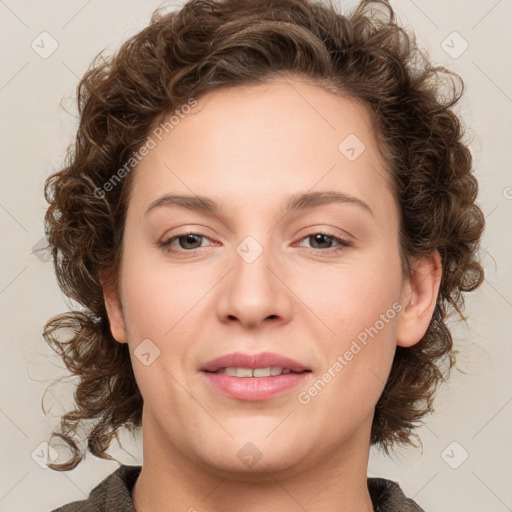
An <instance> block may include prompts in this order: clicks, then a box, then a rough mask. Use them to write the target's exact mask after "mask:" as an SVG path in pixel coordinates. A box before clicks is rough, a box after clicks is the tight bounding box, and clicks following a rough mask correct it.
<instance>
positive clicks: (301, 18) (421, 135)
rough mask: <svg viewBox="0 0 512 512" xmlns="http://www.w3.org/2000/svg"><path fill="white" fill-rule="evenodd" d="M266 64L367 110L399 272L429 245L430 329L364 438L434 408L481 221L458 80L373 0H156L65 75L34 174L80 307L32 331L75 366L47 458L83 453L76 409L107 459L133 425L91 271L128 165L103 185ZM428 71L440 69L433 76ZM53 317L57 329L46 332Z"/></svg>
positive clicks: (129, 397) (112, 255)
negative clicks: (68, 114)
mask: <svg viewBox="0 0 512 512" xmlns="http://www.w3.org/2000/svg"><path fill="white" fill-rule="evenodd" d="M278 76H297V77H301V78H302V79H307V80H309V81H311V83H313V84H315V85H317V86H319V87H323V88H324V89H326V90H329V91H331V92H333V91H336V92H338V93H341V94H343V95H344V96H346V97H350V98H353V99H356V100H358V101H361V102H363V104H365V105H366V106H367V108H368V111H369V112H371V114H372V116H373V122H374V129H375V135H376V138H377V140H378V143H379V147H380V149H381V151H382V153H383V155H385V160H386V162H387V164H388V166H389V169H391V177H392V180H393V184H394V193H395V197H396V200H397V204H398V205H399V207H400V212H401V219H400V228H399V229H400V232H399V235H400V255H401V261H402V267H403V272H404V275H410V267H409V259H408V258H409V257H416V256H423V255H426V254H428V253H430V252H431V251H432V250H436V249H437V250H438V251H439V253H440V256H441V261H442V268H443V272H442V278H441V283H440V290H439V294H438V297H437V304H436V307H435V310H434V313H433V316H432V319H431V322H430V325H429V328H428V330H427V332H426V333H425V335H424V337H423V338H422V339H421V340H420V342H419V343H417V344H415V345H413V346H411V347H407V348H404V347H400V346H399V347H397V350H396V352H395V357H394V360H393V365H392V368H391V373H390V375H389V379H388V381H387V383H386V385H385V388H384V391H383V393H382V395H381V396H380V398H379V400H378V403H377V406H376V410H375V416H374V420H373V425H372V431H371V440H370V442H371V444H377V445H379V446H380V447H381V448H383V449H384V451H385V452H386V453H389V450H390V449H391V448H393V446H394V445H397V444H410V445H414V443H413V442H412V441H411V436H412V435H414V434H413V433H412V430H413V429H414V428H415V427H416V426H417V424H418V421H419V420H420V418H422V417H423V416H424V415H425V414H426V413H428V412H432V411H433V406H432V403H433V399H434V395H435V392H436V389H437V386H438V384H439V383H440V382H441V381H444V380H446V375H447V373H449V370H450V369H451V367H452V366H453V365H454V364H455V353H456V351H455V350H454V349H453V346H452V336H451V334H450V331H449V329H448V327H447V324H446V321H447V318H448V316H449V315H450V314H452V313H453V310H456V311H457V312H458V313H459V314H460V315H461V316H462V317H463V318H464V316H463V314H462V310H463V308H464V297H463V295H462V292H467V291H471V290H473V289H475V288H476V287H478V286H479V285H480V284H481V282H482V281H483V277H484V274H483V269H482V266H481V265H480V263H479V261H478V258H477V252H478V250H479V245H480V238H481V235H482V232H483V230H484V217H483V214H482V211H481V210H480V208H479V207H478V206H477V205H476V204H475V200H476V197H477V191H478V184H477V181H476V179H475V177H474V175H473V174H472V171H471V167H472V157H471V153H470V150H469V148H468V146H467V144H466V143H465V142H463V137H464V135H465V134H464V129H463V127H462V124H461V121H460V119H459V117H458V116H457V115H456V113H455V112H454V111H453V107H454V106H455V104H456V103H457V102H458V100H459V99H460V97H461V96H462V94H463V92H464V89H465V85H464V82H463V81H462V79H461V78H460V76H459V75H457V74H456V73H454V72H452V71H449V70H447V69H446V68H444V67H442V66H434V65H433V64H432V63H431V62H430V60H429V58H428V57H427V56H426V54H425V52H424V51H422V50H420V49H419V48H418V45H417V44H416V38H415V36H414V34H413V33H409V32H407V31H406V30H405V29H404V28H403V27H401V26H399V24H398V23H397V21H396V15H395V13H394V12H393V9H392V8H391V6H390V5H389V3H388V2H387V0H376V1H371V0H362V1H361V2H360V4H359V5H358V6H357V7H356V8H355V9H354V10H353V11H352V12H350V13H347V14H345V15H343V14H341V13H340V12H339V11H338V9H337V7H336V5H335V4H334V5H333V3H332V1H330V0H329V2H328V3H327V2H326V3H321V2H320V1H317V0H244V1H240V0H191V1H189V2H187V3H186V4H184V5H183V6H182V8H181V9H180V10H177V11H173V12H170V13H163V12H162V11H161V10H160V9H157V10H156V11H155V12H154V13H153V15H152V17H151V21H150V23H149V25H148V26H147V27H146V28H144V29H143V30H142V31H140V32H139V33H137V34H136V35H135V36H133V37H132V38H130V39H129V40H127V41H126V42H124V43H123V44H122V46H121V47H120V49H119V50H118V51H117V52H115V53H114V54H113V55H112V56H110V57H108V58H105V57H103V55H102V53H100V54H98V55H97V56H96V58H95V59H94V61H93V62H92V64H91V66H90V67H89V69H88V70H87V72H86V73H85V75H84V76H83V78H82V79H81V81H80V83H79V85H78V87H77V101H78V111H79V114H80V124H79V128H78V131H77V135H76V141H75V143H74V145H73V146H70V148H68V152H67V155H66V162H65V167H64V168H62V169H61V170H60V171H58V172H56V173H54V174H53V175H51V176H49V177H48V179H47V180H46V183H45V192H44V193H45V198H46V200H47V201H48V203H49V205H50V206H49V208H48V210H47V212H46V215H45V232H46V236H47V238H48V242H49V245H50V247H51V250H52V254H53V258H54V266H55V271H56V275H57V279H58V283H59V285H60V287H61V289H62V290H63V292H64V293H65V294H66V295H67V296H69V297H70V298H72V299H74V300H75V301H78V303H79V304H80V305H82V306H83V307H84V309H83V310H81V311H70V312H67V313H63V314H60V315H58V316H55V317H54V318H52V319H50V320H49V321H48V322H47V324H46V325H45V328H44V333H43V336H44V338H45V340H46V341H47V343H49V344H50V346H51V347H52V348H53V349H54V350H55V351H56V352H57V353H58V354H59V356H60V357H61V358H62V360H63V361H64V363H65V365H66V367H67V369H68V370H69V372H71V374H72V375H74V376H77V377H78V378H79V379H78V380H79V382H78V385H77V387H76V389H75V393H74V398H75V402H76V409H74V410H72V411H70V412H67V413H66V414H64V415H63V416H62V418H61V423H60V430H59V431H58V432H57V431H55V432H53V433H52V438H53V437H54V436H58V437H60V438H61V439H63V440H64V441H65V443H66V444H67V445H68V446H69V448H71V450H72V457H71V458H70V459H69V460H68V461H67V462H65V463H61V464H57V463H53V464H49V467H50V468H52V469H54V470H59V471H66V470H70V469H72V468H74V467H75V466H77V464H79V462H80V461H81V460H82V459H83V457H84V456H85V453H86V450H85V449H80V448H79V447H78V446H77V444H76V442H75V440H74V438H76V436H77V432H76V429H77V427H78V426H79V425H82V424H83V423H84V422H85V421H87V420H94V426H93V427H92V428H90V429H89V431H88V433H87V437H86V438H87V447H88V449H89V451H90V452H91V453H92V454H94V455H96V456H97V457H101V458H105V459H112V457H111V456H110V455H108V454H107V453H106V450H107V449H108V448H109V446H110V443H111V441H112V439H113V438H114V437H116V438H117V439H118V431H119V429H121V428H122V427H126V428H128V429H135V428H137V427H140V426H141V418H142V406H143V398H142V396H141V393H140V391H139V389H138V386H137V383H136V381H135V377H134V373H133V370H132V367H131V362H130V355H129V348H128V344H124V343H117V342H116V341H115V339H114V338H113V337H112V335H111V332H110V328H109V321H108V317H107V311H106V307H105V303H104V298H103V293H102V287H101V283H100V279H99V276H100V272H101V271H102V270H104V269H110V270H112V279H113V281H112V282H113V283H114V284H115V286H118V281H117V279H118V270H119V265H120V260H121V252H122V240H123V229H124V223H125V213H126V208H127V204H128V200H129V197H130V186H131V183H132V181H133V180H132V179H133V172H130V173H127V175H126V176H125V177H124V179H123V180H122V182H121V183H120V184H119V185H117V186H114V187H110V189H109V191H108V193H105V192H104V191H103V188H102V187H103V186H104V184H105V183H106V182H107V181H108V180H109V179H110V178H111V177H112V176H113V174H114V173H115V171H116V170H118V169H120V168H121V167H122V166H123V164H124V163H126V162H127V161H128V160H129V159H130V158H131V157H132V158H133V155H134V154H135V152H136V151H137V150H138V149H139V148H140V147H141V145H142V144H143V143H144V142H145V140H146V138H147V137H148V133H149V131H150V129H151V127H153V126H154V124H155V122H156V121H157V120H158V119H160V118H161V117H162V115H164V114H168V113H170V112H173V111H174V110H175V109H176V108H178V107H180V106H181V105H184V104H185V103H187V100H188V99H190V98H191V97H193V98H199V97H200V96H201V95H204V94H206V93H208V92H210V91H213V90H214V89H218V88H222V87H228V86H236V85H248V84H253V85H254V84H262V83H265V82H266V81H268V80H269V79H271V78H275V77H278ZM441 78H449V80H447V81H445V82H444V86H443V83H441ZM443 92H444V93H445V95H444V96H443ZM98 190H100V191H103V192H101V193H98ZM61 329H63V330H65V331H66V333H67V335H68V336H67V339H64V340H62V339H60V337H59V336H58V332H59V330H61ZM444 363H447V364H446V366H447V371H443V370H442V367H443V364H444Z"/></svg>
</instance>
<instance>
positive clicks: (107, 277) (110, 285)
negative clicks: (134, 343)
mask: <svg viewBox="0 0 512 512" xmlns="http://www.w3.org/2000/svg"><path fill="white" fill-rule="evenodd" d="M99 279H100V283H101V288H102V290H103V299H104V301H105V307H106V309H107V315H108V320H109V323H110V332H111V333H112V336H113V337H114V339H115V340H116V341H118V342H119V343H126V342H127V340H126V328H125V325H124V319H123V314H122V309H121V303H120V300H119V296H118V293H117V289H116V286H115V283H114V282H113V279H112V276H111V273H110V272H109V271H108V270H101V271H100V273H99Z"/></svg>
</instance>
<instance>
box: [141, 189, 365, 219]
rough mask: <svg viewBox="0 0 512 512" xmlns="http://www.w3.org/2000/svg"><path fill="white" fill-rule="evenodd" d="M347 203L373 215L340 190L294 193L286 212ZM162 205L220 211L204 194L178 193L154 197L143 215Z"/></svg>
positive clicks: (361, 201) (360, 203)
mask: <svg viewBox="0 0 512 512" xmlns="http://www.w3.org/2000/svg"><path fill="white" fill-rule="evenodd" d="M331 203H348V204H354V205H357V206H360V207H361V208H362V209H363V210H365V211H366V212H368V213H370V214H371V215H372V217H375V215H374V213H373V210H372V209H371V208H370V207H369V206H368V205H367V204H366V203H365V202H364V201H363V200H361V199H359V198H357V197H354V196H350V195H348V194H344V193H342V192H332V191H330V192H308V193H304V194H295V195H293V196H291V197H290V198H289V199H288V202H287V204H286V212H287V213H290V212H295V211H300V210H306V209H308V208H314V207H317V206H320V205H323V204H331ZM163 206H180V207H181V208H185V209H187V210H191V211H200V212H203V213H209V214H212V215H218V214H219V213H220V205H219V203H217V202H215V201H213V200H212V199H210V198H209V197H205V196H190V195H180V194H165V195H163V196H161V197H159V198H158V199H155V200H154V201H153V202H152V203H151V204H150V205H149V207H148V209H147V210H146V212H145V214H144V215H147V214H148V213H149V212H150V211H151V210H154V209H155V208H159V207H163Z"/></svg>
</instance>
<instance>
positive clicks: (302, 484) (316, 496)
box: [132, 420, 373, 512]
mask: <svg viewBox="0 0 512 512" xmlns="http://www.w3.org/2000/svg"><path fill="white" fill-rule="evenodd" d="M149 423H150V422H148V421H147V420H146V425H145V426H144V428H143V432H144V435H143V449H144V462H143V464H142V469H141V473H140V475H139V477H138V479H137V481H136V483H135V486H134V488H133V489H132V498H133V502H134V505H135V508H136V510H137V512H150V511H158V512H178V511H179V512H183V511H188V512H221V511H222V512H235V511H237V512H238V511H239V510H240V508H243V510H244V512H260V511H261V510H266V511H269V512H272V511H276V512H277V511H279V512H292V511H293V512H296V511H297V510H307V511H308V512H320V511H325V510H336V511H339V512H373V507H372V502H371V499H370V495H369V492H368V488H367V465H368V455H369V443H368V442H367V441H366V445H365V444H364V441H365V439H366V438H365V436H366V434H367V433H366V432H363V434H364V435H361V433H359V434H358V437H359V439H355V438H352V439H350V440H347V443H346V444H345V446H343V447H338V448H337V449H333V450H332V451H331V453H329V455H328V456H326V455H325V454H318V456H312V457H310V458H308V460H303V461H301V463H300V464H295V465H294V466H293V467H289V468H285V469H283V468H282V467H280V468H279V469H278V470H274V468H268V469H265V468H263V469H260V470H258V471H256V469H255V468H252V469H251V470H247V471H243V472H240V471H226V470H222V469H219V468H218V467H214V466H213V465H209V464H207V463H204V462H203V461H198V460H193V458H191V457H190V456H187V454H185V453H183V452H182V451H181V450H180V449H179V446H175V445H172V444H170V443H169V439H168V438H166V439H164V436H163V435H162V433H161V432H159V431H158V429H157V428H155V425H154V424H153V425H151V424H149ZM354 437H356V436H354ZM162 446H165V447H166V449H165V450H162V448H161V447H162Z"/></svg>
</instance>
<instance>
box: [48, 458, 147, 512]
mask: <svg viewBox="0 0 512 512" xmlns="http://www.w3.org/2000/svg"><path fill="white" fill-rule="evenodd" d="M140 470H141V466H127V465H121V466H119V468H117V469H116V471H114V472H113V473H111V474H110V475H108V476H107V477H106V478H105V479H103V480H102V481H101V482H100V483H99V484H98V485H97V486H96V487H94V489H92V491H91V492H90V493H89V496H88V497H87V499H85V500H81V501H74V502H72V503H68V504H67V505H64V506H62V507H59V508H57V509H55V510H52V511H51V512H103V511H108V512H117V511H119V512H121V511H122V512H135V508H134V506H133V500H132V497H131V490H132V488H133V485H134V484H135V481H136V480H137V477H138V476H139V473H140Z"/></svg>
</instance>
